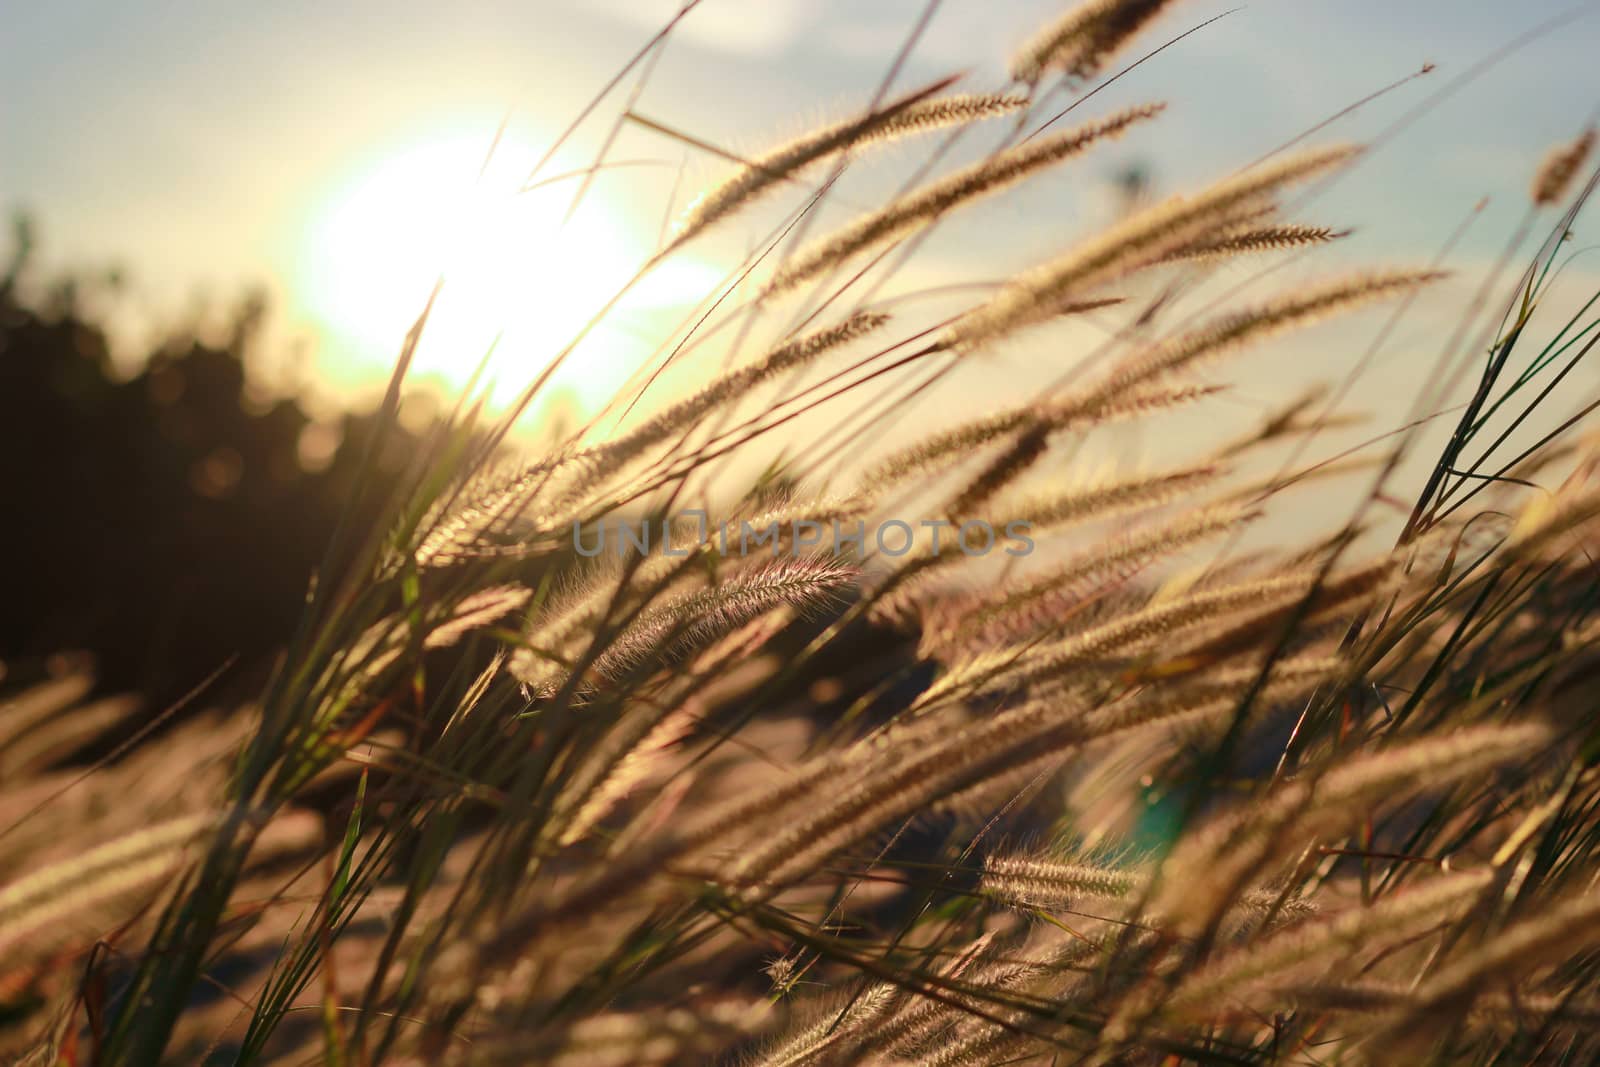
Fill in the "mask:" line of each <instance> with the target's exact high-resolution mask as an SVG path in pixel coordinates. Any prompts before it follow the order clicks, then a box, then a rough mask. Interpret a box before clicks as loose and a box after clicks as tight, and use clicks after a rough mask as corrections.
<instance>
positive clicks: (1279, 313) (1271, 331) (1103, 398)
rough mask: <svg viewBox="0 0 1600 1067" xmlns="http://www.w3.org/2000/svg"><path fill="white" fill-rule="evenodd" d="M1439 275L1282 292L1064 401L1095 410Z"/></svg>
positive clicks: (1389, 275) (1142, 355) (1346, 281)
mask: <svg viewBox="0 0 1600 1067" xmlns="http://www.w3.org/2000/svg"><path fill="white" fill-rule="evenodd" d="M1443 277H1445V275H1444V274H1443V273H1442V272H1439V271H1389V272H1385V273H1362V274H1357V275H1355V276H1353V277H1348V278H1340V279H1336V280H1334V281H1330V282H1323V283H1321V284H1320V285H1316V286H1311V287H1309V288H1306V289H1303V290H1299V291H1293V292H1288V293H1285V294H1284V295H1282V296H1280V297H1279V298H1278V299H1276V300H1273V301H1270V302H1268V303H1266V304H1263V305H1261V306H1260V307H1256V308H1252V309H1248V310H1245V311H1236V312H1231V313H1228V314H1226V315H1222V316H1219V317H1218V318H1216V319H1214V320H1212V321H1211V322H1208V323H1204V324H1202V325H1201V326H1199V327H1196V328H1195V329H1192V330H1190V331H1188V332H1186V333H1184V334H1181V335H1180V336H1178V337H1176V338H1173V339H1172V340H1170V341H1165V342H1162V343H1160V344H1157V345H1154V346H1152V347H1150V348H1148V349H1146V350H1144V351H1142V352H1136V353H1134V354H1133V355H1131V356H1129V357H1128V358H1126V359H1124V360H1123V361H1122V362H1121V363H1120V364H1118V365H1117V366H1115V367H1113V368H1112V369H1111V370H1110V372H1108V373H1107V374H1106V375H1105V376H1104V377H1103V378H1102V379H1101V380H1100V381H1099V382H1097V383H1094V384H1092V385H1090V386H1087V387H1086V388H1084V389H1083V390H1082V391H1080V392H1079V393H1077V394H1076V395H1075V396H1073V397H1069V398H1067V399H1066V400H1065V401H1063V404H1064V405H1065V406H1076V407H1077V408H1078V409H1079V410H1081V411H1085V412H1093V411H1096V410H1098V409H1099V408H1100V407H1101V406H1102V405H1104V404H1106V403H1108V402H1110V401H1111V400H1113V399H1114V398H1116V397H1119V396H1122V395H1124V394H1126V393H1127V392H1129V391H1130V390H1135V389H1139V388H1143V387H1146V386H1150V385H1156V384H1160V383H1161V381H1162V380H1163V379H1164V378H1165V377H1166V376H1167V375H1170V374H1175V373H1177V372H1179V371H1184V370H1191V369H1194V368H1195V367H1196V366H1197V365H1198V364H1200V363H1202V362H1203V361H1210V360H1214V359H1217V358H1220V357H1222V356H1224V355H1227V354H1229V353H1232V352H1236V351H1238V350H1240V349H1242V348H1245V347H1247V346H1249V345H1252V344H1256V343H1258V342H1261V341H1264V340H1267V339H1268V338H1270V337H1273V336H1275V335H1277V334H1280V333H1282V332H1284V331H1285V330H1289V329H1295V328H1298V327H1301V326H1306V325H1309V324H1310V323H1312V322H1315V321H1316V320H1317V319H1320V318H1323V317H1325V316H1327V315H1332V314H1335V313H1337V312H1340V311H1347V310H1351V309H1354V308H1357V307H1360V306H1361V305H1363V304H1366V303H1370V302H1372V301H1375V300H1381V299H1384V298H1386V297H1391V296H1395V295H1398V294H1402V293H1405V292H1409V291H1410V290H1412V289H1415V288H1417V287H1418V286H1422V285H1427V284H1430V283H1432V282H1435V281H1438V280H1439V279H1441V278H1443Z"/></svg>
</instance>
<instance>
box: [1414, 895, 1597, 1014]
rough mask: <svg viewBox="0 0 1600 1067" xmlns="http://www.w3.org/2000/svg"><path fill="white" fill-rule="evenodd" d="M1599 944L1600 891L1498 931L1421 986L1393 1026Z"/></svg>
mask: <svg viewBox="0 0 1600 1067" xmlns="http://www.w3.org/2000/svg"><path fill="white" fill-rule="evenodd" d="M1597 944H1600V893H1597V892H1595V891H1594V890H1593V889H1592V888H1591V889H1590V891H1589V892H1587V893H1585V894H1583V895H1581V896H1577V897H1573V898H1571V899H1568V900H1564V901H1560V902H1559V903H1556V904H1554V905H1550V906H1548V910H1545V911H1544V912H1543V914H1540V915H1536V916H1533V917H1531V918H1526V919H1523V920H1521V921H1520V922H1517V923H1515V924H1513V925H1511V926H1509V927H1507V928H1506V929H1504V930H1501V931H1499V932H1498V933H1496V934H1494V935H1493V936H1491V937H1490V938H1488V939H1487V940H1486V941H1485V942H1484V943H1483V944H1481V945H1479V946H1477V947H1476V948H1474V949H1473V950H1472V951H1471V952H1468V953H1466V954H1464V955H1463V956H1462V957H1461V958H1460V959H1458V960H1456V961H1454V962H1452V963H1450V964H1448V965H1446V966H1445V967H1443V968H1441V969H1440V970H1439V971H1438V973H1436V974H1435V975H1433V977H1431V978H1430V979H1428V980H1427V981H1426V982H1424V983H1423V984H1422V985H1421V986H1420V987H1418V988H1417V990H1416V992H1415V995H1416V1000H1415V1003H1413V1004H1412V1005H1411V1006H1410V1009H1411V1010H1410V1011H1408V1012H1407V1013H1406V1016H1405V1017H1404V1018H1402V1019H1399V1020H1396V1022H1395V1024H1394V1029H1396V1030H1403V1029H1406V1028H1410V1027H1417V1026H1422V1025H1424V1024H1425V1023H1426V1022H1427V1021H1428V1020H1429V1019H1430V1018H1433V1019H1437V1018H1439V1017H1440V1015H1439V1012H1440V1011H1441V1009H1443V1008H1444V1007H1445V1006H1446V1005H1449V1004H1451V1003H1452V1002H1461V1001H1466V1000H1470V999H1471V998H1472V997H1473V996H1475V995H1476V994H1477V991H1478V990H1479V989H1480V988H1482V987H1483V986H1484V985H1485V984H1486V983H1490V982H1493V983H1494V984H1496V985H1498V984H1500V983H1502V982H1504V981H1507V980H1511V981H1515V980H1516V977H1517V976H1518V975H1521V974H1523V973H1526V972H1527V971H1529V970H1531V969H1533V968H1535V967H1538V966H1539V965H1541V964H1544V963H1546V962H1548V961H1549V960H1551V959H1552V958H1555V959H1571V958H1573V957H1574V956H1576V955H1578V954H1579V953H1581V952H1584V951H1586V950H1588V949H1591V948H1593V947H1594V946H1596V945H1597Z"/></svg>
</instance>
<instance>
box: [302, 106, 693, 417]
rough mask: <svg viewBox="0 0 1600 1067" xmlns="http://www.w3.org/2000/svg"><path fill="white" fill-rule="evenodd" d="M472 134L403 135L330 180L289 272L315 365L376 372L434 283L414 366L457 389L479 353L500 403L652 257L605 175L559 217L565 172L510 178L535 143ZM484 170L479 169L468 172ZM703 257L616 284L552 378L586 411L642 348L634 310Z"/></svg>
mask: <svg viewBox="0 0 1600 1067" xmlns="http://www.w3.org/2000/svg"><path fill="white" fill-rule="evenodd" d="M485 149H486V140H485V138H484V137H483V136H482V135H475V136H453V137H434V138H429V139H423V140H419V141H416V142H413V143H411V144H410V145H409V146H407V147H404V148H402V149H400V150H398V151H395V152H392V153H389V154H386V155H384V156H383V157H381V158H379V159H378V160H376V161H375V162H373V163H370V164H369V165H367V166H365V167H363V168H360V169H359V170H357V172H356V173H355V174H354V175H353V176H351V177H349V178H348V179H346V180H344V181H341V182H338V183H336V184H335V185H334V187H333V188H332V190H331V191H330V193H329V194H328V196H327V197H326V199H325V201H324V205H323V207H322V208H321V209H320V211H319V212H318V213H317V214H316V216H315V218H314V219H313V221H312V224H311V225H310V227H308V231H307V239H306V241H305V243H304V250H303V255H302V258H301V264H300V266H299V268H298V269H297V271H296V279H295V281H296V284H297V288H298V289H299V290H300V292H299V299H300V302H301V304H302V306H303V307H305V308H306V309H307V310H308V312H310V314H311V315H312V316H314V318H315V319H316V320H317V322H318V324H319V325H320V326H321V328H322V329H323V330H324V331H325V333H326V338H325V339H326V341H327V344H326V345H325V346H324V347H325V348H326V349H329V350H330V351H329V352H328V353H327V355H326V357H325V359H324V363H325V364H326V365H325V367H324V376H325V377H326V378H327V379H328V380H329V381H330V384H334V385H336V386H339V387H352V386H361V385H370V384H372V383H373V382H375V381H381V380H382V376H383V375H386V374H387V373H388V371H389V369H390V367H391V366H392V362H393V359H394V357H395V354H396V353H397V352H398V350H399V347H400V344H401V342H402V340H403V338H404V336H405V333H406V331H407V330H408V329H409V328H410V326H411V324H412V323H413V322H414V321H415V319H416V316H417V314H418V313H419V311H420V310H421V309H422V307H423V306H424V304H425V303H426V301H427V296H428V293H429V292H430V291H431V289H432V287H433V284H434V282H435V281H436V280H437V279H438V278H439V277H440V276H441V274H442V275H443V277H444V288H443V290H442V292H441V294H440V297H439V300H438V302H437V304H436V305H435V308H434V312H433V314H432V316H431V317H430V319H429V323H428V327H427V330H426V331H425V333H424V336H423V341H422V343H421V345H420V346H419V347H418V350H417V355H416V362H415V369H414V372H413V373H414V377H415V379H416V380H418V381H420V382H424V383H427V384H431V385H435V386H438V387H442V388H443V389H444V390H446V391H455V390H459V389H460V388H462V387H463V386H465V385H466V384H467V383H468V381H469V380H470V379H471V377H472V375H473V372H474V371H475V370H476V369H477V368H478V366H479V364H480V362H481V361H482V360H483V358H484V356H485V354H486V353H489V352H490V351H491V349H492V350H493V352H494V355H493V358H492V360H491V362H490V363H489V366H488V372H487V373H488V376H489V379H490V381H491V382H492V390H491V394H490V399H491V403H492V404H495V405H504V404H508V403H509V402H510V401H511V400H512V399H513V398H515V397H516V395H517V394H518V393H519V392H520V391H521V389H522V388H523V387H524V386H525V385H526V384H527V382H529V381H530V380H532V379H533V378H534V377H535V376H536V375H537V374H538V373H539V372H540V371H541V370H542V369H544V367H546V366H547V365H548V363H549V361H550V359H552V358H553V357H554V355H555V354H556V353H558V352H559V351H560V350H561V349H562V347H563V346H565V345H566V344H567V343H569V342H570V341H571V340H572V338H573V337H574V336H576V335H577V333H578V331H580V330H581V329H582V328H583V326H584V324H585V323H587V322H588V321H589V320H590V319H591V318H592V317H593V315H594V314H595V313H596V312H597V311H599V310H600V309H601V308H602V307H603V306H604V305H605V303H606V301H607V300H608V299H610V298H611V297H612V296H614V295H615V294H616V293H617V292H618V290H620V289H621V288H622V287H623V286H624V285H625V284H627V282H628V280H629V279H630V278H631V277H632V276H633V274H634V272H635V271H636V270H637V269H638V268H639V266H640V265H641V264H643V263H644V262H645V261H646V260H647V259H648V257H649V253H650V245H649V242H648V240H647V239H646V238H644V237H642V236H640V235H639V234H637V233H635V232H633V231H632V230H631V229H630V227H629V225H628V224H627V222H626V221H625V219H624V213H623V212H621V211H619V210H617V209H616V206H615V205H613V204H611V203H608V202H607V201H606V199H605V192H604V189H603V188H602V187H597V188H595V189H593V190H591V192H590V194H589V196H587V197H586V198H585V201H584V203H583V205H582V207H581V208H580V210H579V211H578V212H577V213H576V214H574V215H573V216H572V218H571V219H569V220H566V221H565V222H563V218H564V216H565V215H566V213H567V211H568V208H569V207H570V205H571V202H572V197H573V193H574V191H575V188H576V186H575V183H573V182H558V183H555V184H553V185H549V186H546V187H543V188H540V189H536V190H534V191H532V192H525V193H524V192H520V191H519V190H520V189H521V187H522V185H523V183H524V181H525V180H526V178H527V176H528V174H529V172H530V171H531V169H532V168H533V166H534V164H535V163H536V162H537V160H538V157H539V152H538V150H537V149H535V148H534V147H533V146H531V145H529V144H527V143H522V142H518V141H514V140H502V142H501V143H500V145H499V146H498V148H497V149H496V151H495V153H494V155H493V157H492V158H491V159H490V161H489V163H488V165H487V166H484V165H483V159H484V154H485ZM480 169H481V174H480ZM714 282H715V274H714V273H713V272H712V271H711V270H710V268H709V267H701V266H697V265H696V264H694V263H693V262H687V263H668V264H664V265H663V267H662V268H661V269H658V270H657V271H655V272H652V274H651V275H650V276H649V277H648V278H647V279H645V282H644V283H643V284H641V285H639V286H637V287H636V288H635V290H634V291H632V292H630V293H629V294H628V297H627V299H626V300H625V301H624V302H623V304H622V305H621V306H620V307H619V308H618V309H617V311H615V312H613V314H612V315H611V316H610V317H609V318H608V319H607V321H606V323H605V324H604V325H603V326H602V327H601V328H600V329H599V330H597V331H595V333H594V334H593V335H592V336H591V337H590V338H589V339H588V341H586V343H585V344H583V345H581V346H580V347H579V348H578V350H577V351H576V352H575V353H574V355H573V356H572V357H570V358H569V359H568V360H567V362H566V363H565V364H564V365H563V366H562V368H561V370H560V371H559V372H558V373H557V374H556V376H555V378H554V379H553V381H552V383H551V390H550V391H551V392H552V393H557V392H559V393H561V394H564V395H565V396H567V397H569V398H572V399H575V400H576V401H577V402H578V404H579V405H580V406H581V407H582V408H584V409H586V410H593V409H594V408H596V407H598V406H599V405H600V404H601V403H602V402H603V401H604V400H605V399H607V398H608V397H609V396H610V395H611V394H612V393H613V392H614V391H615V390H616V389H617V387H618V386H619V385H621V384H622V382H623V380H624V379H625V378H626V377H627V375H628V373H629V372H630V371H631V370H632V369H633V367H634V366H636V365H637V363H638V361H639V360H641V359H643V358H644V357H645V356H646V355H647V354H648V350H647V349H646V348H645V346H644V345H643V343H642V342H641V341H640V340H638V339H637V334H636V332H634V331H630V330H629V329H628V324H629V322H630V320H631V319H632V318H636V317H638V316H640V315H649V314H652V313H656V312H660V311H662V310H663V309H670V308H672V307H675V306H683V305H687V304H690V303H693V302H694V301H696V300H698V299H700V297H702V296H703V295H704V294H705V291H706V288H707V287H708V286H709V285H710V284H713V283H714Z"/></svg>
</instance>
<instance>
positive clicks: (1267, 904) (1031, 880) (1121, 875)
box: [981, 856, 1317, 916]
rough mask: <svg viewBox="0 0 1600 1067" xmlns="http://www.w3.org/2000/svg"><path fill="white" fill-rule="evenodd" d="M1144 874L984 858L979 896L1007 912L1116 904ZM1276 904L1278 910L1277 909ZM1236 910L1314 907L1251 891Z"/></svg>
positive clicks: (1143, 882) (1136, 889) (1308, 910)
mask: <svg viewBox="0 0 1600 1067" xmlns="http://www.w3.org/2000/svg"><path fill="white" fill-rule="evenodd" d="M1149 883H1150V876H1149V874H1148V873H1147V872H1144V871H1134V870H1127V869H1124V868H1117V867H1102V866H1096V865H1092V864H1085V863H1065V862H1062V861H1060V860H1055V859H1051V858H1048V857H1044V858H1036V857H1023V856H990V857H989V858H988V859H987V860H985V861H984V869H983V881H982V883H981V888H982V890H983V892H984V893H985V894H987V895H989V896H991V897H993V898H995V899H996V900H999V901H1001V902H1002V903H1004V904H1006V905H1008V906H1011V907H1021V908H1044V909H1049V908H1053V907H1070V906H1072V905H1073V904H1074V903H1076V902H1077V901H1079V900H1081V899H1082V898H1084V897H1108V898H1112V899H1122V898H1126V897H1131V896H1134V895H1135V894H1138V893H1140V892H1142V891H1143V890H1144V888H1145V887H1146V886H1147V885H1149ZM1280 901H1281V904H1280ZM1238 902H1239V904H1241V905H1242V906H1244V907H1247V908H1251V909H1254V910H1257V911H1267V910H1270V909H1274V908H1279V909H1280V910H1281V911H1282V912H1283V913H1284V914H1288V915H1296V916H1300V915H1310V914H1314V913H1315V912H1316V910H1317V909H1316V906H1315V905H1314V904H1312V903H1311V902H1310V901H1307V900H1305V899H1303V898H1301V897H1299V896H1297V895H1294V894H1284V893H1281V892H1279V891H1277V890H1273V889H1251V890H1247V891H1246V892H1244V893H1243V894H1242V895H1241V896H1240V897H1239V898H1238Z"/></svg>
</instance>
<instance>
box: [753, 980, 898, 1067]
mask: <svg viewBox="0 0 1600 1067" xmlns="http://www.w3.org/2000/svg"><path fill="white" fill-rule="evenodd" d="M905 995H906V994H905V991H904V990H902V989H901V988H900V987H899V986H897V985H894V984H893V983H890V982H878V983H874V984H873V985H871V986H868V987H867V989H866V990H865V991H863V992H862V993H860V994H859V995H853V996H852V997H851V998H850V1000H849V1001H848V1002H847V1003H846V1004H845V1005H843V1010H842V1011H841V1010H840V1006H839V1005H829V1006H826V1007H824V1008H823V1009H822V1011H820V1012H819V1013H817V1017H816V1021H814V1022H812V1023H811V1024H810V1025H808V1026H805V1027H803V1028H802V1029H801V1030H800V1032H799V1033H796V1034H794V1035H792V1036H788V1037H786V1038H785V1039H783V1040H781V1041H780V1042H779V1044H778V1045H777V1047H775V1048H774V1049H772V1051H770V1052H768V1053H766V1054H765V1055H763V1056H762V1057H761V1058H760V1059H758V1060H756V1061H754V1062H753V1063H752V1064H751V1067H804V1065H806V1064H822V1063H830V1062H838V1060H837V1058H836V1056H835V1053H837V1052H838V1050H839V1048H840V1046H842V1045H845V1044H848V1043H849V1042H850V1041H851V1040H852V1039H854V1038H855V1037H856V1035H857V1033H858V1032H859V1031H860V1030H862V1029H864V1028H867V1027H872V1026H875V1025H877V1024H878V1023H880V1022H881V1021H883V1019H884V1018H885V1017H886V1016H888V1015H889V1013H890V1012H892V1011H893V1010H894V1008H895V1006H896V1005H897V1004H898V1003H900V1001H901V1000H903V999H904V998H905Z"/></svg>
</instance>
